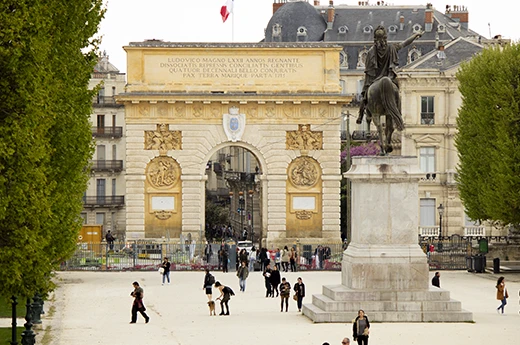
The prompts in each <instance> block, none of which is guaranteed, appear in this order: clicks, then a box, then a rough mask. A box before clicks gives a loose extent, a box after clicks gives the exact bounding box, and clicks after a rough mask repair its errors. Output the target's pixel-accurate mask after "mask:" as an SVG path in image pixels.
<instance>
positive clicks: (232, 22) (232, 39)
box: [231, 0, 235, 42]
mask: <svg viewBox="0 0 520 345" xmlns="http://www.w3.org/2000/svg"><path fill="white" fill-rule="evenodd" d="M232 1H233V2H232V3H233V7H232V9H233V11H232V12H231V42H235V0H232Z"/></svg>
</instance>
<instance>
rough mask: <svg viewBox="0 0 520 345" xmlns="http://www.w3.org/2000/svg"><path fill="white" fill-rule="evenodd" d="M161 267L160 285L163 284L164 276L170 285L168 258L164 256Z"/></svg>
mask: <svg viewBox="0 0 520 345" xmlns="http://www.w3.org/2000/svg"><path fill="white" fill-rule="evenodd" d="M161 267H162V269H163V274H162V285H164V280H165V278H166V279H168V285H170V263H169V262H168V258H166V257H165V258H164V260H163V262H162V264H161Z"/></svg>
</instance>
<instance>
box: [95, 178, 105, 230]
mask: <svg viewBox="0 0 520 345" xmlns="http://www.w3.org/2000/svg"><path fill="white" fill-rule="evenodd" d="M105 195H106V180H105V179H104V178H100V179H97V180H96V199H97V203H98V204H99V205H103V204H104V203H105V199H106V198H105ZM98 224H99V223H98Z"/></svg>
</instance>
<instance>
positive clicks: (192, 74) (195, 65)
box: [159, 57, 304, 79]
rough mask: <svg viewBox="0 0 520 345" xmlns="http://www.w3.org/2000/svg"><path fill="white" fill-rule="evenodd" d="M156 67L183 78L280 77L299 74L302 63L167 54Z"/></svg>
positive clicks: (295, 61)
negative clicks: (168, 56) (171, 55)
mask: <svg viewBox="0 0 520 345" xmlns="http://www.w3.org/2000/svg"><path fill="white" fill-rule="evenodd" d="M159 67H160V68H161V69H163V70H167V71H168V72H169V73H171V74H173V75H175V76H176V77H177V78H179V77H180V78H186V79H200V78H202V79H215V78H229V79H263V78H271V79H283V78H287V77H289V76H293V75H297V74H298V73H300V72H301V71H302V69H303V68H304V64H303V62H302V61H300V58H295V57H291V58H289V57H288V58H286V57H272V58H268V57H170V58H167V61H164V62H160V63H159Z"/></svg>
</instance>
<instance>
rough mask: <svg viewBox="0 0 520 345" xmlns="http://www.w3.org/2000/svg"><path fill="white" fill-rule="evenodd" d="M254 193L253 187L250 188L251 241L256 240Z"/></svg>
mask: <svg viewBox="0 0 520 345" xmlns="http://www.w3.org/2000/svg"><path fill="white" fill-rule="evenodd" d="M254 193H255V191H254V190H252V189H250V190H249V197H250V198H251V242H254V241H255V230H254V226H255V217H254V215H255V209H254V205H255V200H254V199H253V195H254ZM246 239H247V238H246Z"/></svg>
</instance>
